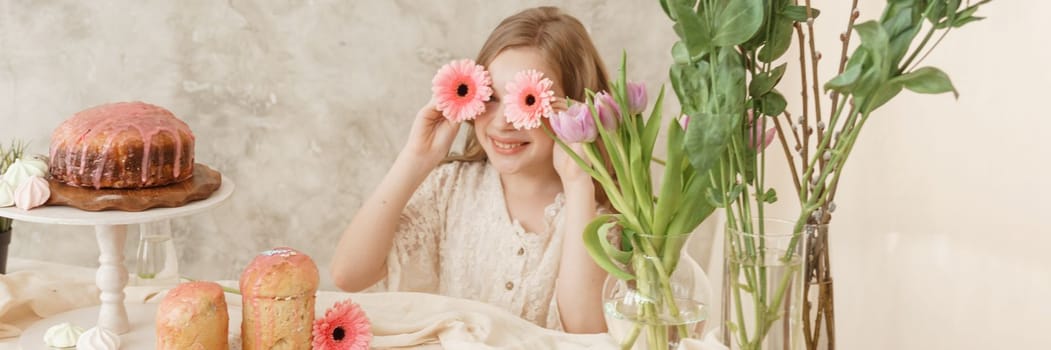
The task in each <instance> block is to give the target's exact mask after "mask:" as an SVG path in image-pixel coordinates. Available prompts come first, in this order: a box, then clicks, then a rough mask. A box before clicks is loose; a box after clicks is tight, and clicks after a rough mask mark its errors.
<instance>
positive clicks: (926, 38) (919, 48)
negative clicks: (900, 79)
mask: <svg viewBox="0 0 1051 350" xmlns="http://www.w3.org/2000/svg"><path fill="white" fill-rule="evenodd" d="M932 5H933V2H932ZM934 30H935V28H934V26H931V28H930V29H929V30H927V35H924V36H923V40H921V41H920V45H919V46H917V47H916V49H915V50H914V51H912V54H911V55H909V59H907V60H905V64H902V65H901V67H898V75H901V73H902V72H905V69H906V68H908V67H909V64H912V60H914V59H916V56H919V54H920V52H921V51H923V47H924V46H927V42H928V41H930V40H931V37H933V36H934Z"/></svg>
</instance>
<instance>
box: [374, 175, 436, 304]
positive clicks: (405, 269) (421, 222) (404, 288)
mask: <svg viewBox="0 0 1051 350" xmlns="http://www.w3.org/2000/svg"><path fill="white" fill-rule="evenodd" d="M455 168H456V165H455V163H450V164H445V165H442V166H440V167H438V168H437V169H435V170H434V171H432V172H431V174H430V175H428V176H427V179H426V180H424V181H423V183H422V184H420V187H419V188H417V189H416V192H415V193H413V195H412V198H411V199H409V202H408V204H406V205H405V209H404V210H402V212H401V217H400V218H399V223H398V229H397V231H396V232H395V234H394V245H393V246H392V247H391V251H390V254H388V255H387V277H386V278H384V279H383V280H381V281H380V282H379V283H378V284H377V285H376V286H375V287H373V288H372V289H373V290H379V291H400V292H423V293H436V292H438V281H439V280H438V271H439V267H440V266H441V265H440V264H441V261H440V259H439V244H440V242H441V237H442V235H444V231H445V212H446V208H447V207H448V206H447V200H446V199H447V193H448V186H449V183H450V182H451V181H452V180H453V176H454V169H455Z"/></svg>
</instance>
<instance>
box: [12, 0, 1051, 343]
mask: <svg viewBox="0 0 1051 350" xmlns="http://www.w3.org/2000/svg"><path fill="white" fill-rule="evenodd" d="M482 3H485V4H486V9H485V10H481V9H479V5H481V4H482ZM539 3H547V2H537V1H525V2H518V3H510V2H489V1H466V0H460V1H443V2H425V1H374V2H344V1H311V2H304V3H299V2H285V1H232V2H216V1H192V2H179V3H178V4H177V5H176V3H175V2H163V3H153V4H150V5H143V4H141V3H140V2H137V1H106V2H92V3H91V4H90V5H89V4H88V3H81V2H74V1H61V2H15V1H3V2H0V141H4V140H10V139H12V138H16V137H18V138H24V139H29V140H31V141H32V142H33V150H34V151H36V152H45V151H46V148H47V139H48V137H49V135H50V132H51V130H53V128H54V127H55V126H56V125H57V124H58V123H60V122H61V121H62V120H64V119H65V118H67V117H68V116H69V115H71V114H72V113H74V112H76V111H78V110H80V109H83V108H85V107H88V106H92V105H96V104H100V103H105V102H109V101H117V100H131V99H141V100H145V101H150V102H153V103H157V104H160V105H163V106H166V107H168V108H169V109H171V110H173V111H174V112H175V113H177V114H178V115H179V116H181V117H182V118H183V119H185V120H186V121H187V122H188V123H189V124H190V125H191V127H192V128H193V130H194V131H195V132H196V134H197V137H198V146H197V156H198V159H199V161H200V162H202V163H205V164H208V165H211V166H213V167H215V168H218V169H219V170H221V171H223V172H224V173H225V174H226V175H227V176H229V177H230V178H231V179H233V181H235V182H236V183H237V185H238V187H237V191H236V193H235V194H234V195H233V197H232V198H231V199H230V200H229V202H228V203H226V204H224V205H223V206H220V207H218V208H216V209H215V210H214V211H212V212H210V213H206V214H200V215H195V216H193V217H189V218H184V219H178V220H175V222H174V225H175V228H174V230H175V234H176V239H177V245H178V247H179V250H180V260H181V263H182V270H183V272H184V274H185V275H188V276H193V277H196V278H208V279H221V278H226V279H232V278H236V277H237V275H238V272H239V271H240V269H241V268H242V267H243V266H244V265H245V264H246V263H247V262H248V260H249V259H250V258H251V257H252V256H253V255H254V254H255V253H256V252H258V251H261V250H263V249H266V248H269V247H273V246H276V245H292V246H295V247H298V248H300V249H302V250H304V251H306V252H308V253H309V254H311V255H312V256H314V257H315V259H316V260H318V262H319V263H320V265H321V267H322V268H323V269H325V268H326V266H325V265H327V261H328V260H329V259H330V257H331V256H332V253H333V252H332V251H331V250H330V249H331V248H330V247H331V245H332V244H333V243H334V242H335V240H336V239H337V237H338V234H339V233H340V232H341V231H342V229H343V228H344V227H345V225H347V223H348V222H349V220H350V215H351V214H352V213H353V211H354V210H355V209H356V208H357V207H358V206H359V205H360V202H361V200H362V199H363V198H364V197H365V196H367V195H368V194H369V192H370V191H371V190H372V188H373V187H374V186H375V184H376V183H377V182H378V181H379V179H380V177H381V176H382V175H383V173H384V171H385V170H386V167H387V165H388V164H390V162H391V160H392V159H393V157H394V155H395V154H396V152H397V150H398V149H399V147H400V145H401V144H402V143H403V142H404V139H405V130H407V128H408V126H409V123H410V118H411V116H412V115H413V113H414V112H415V110H416V109H417V108H418V107H419V106H420V104H421V103H423V102H425V101H426V99H427V98H428V91H429V90H428V89H429V84H428V82H429V80H430V77H431V76H432V74H433V73H434V71H435V70H436V69H437V67H438V66H439V65H440V64H442V63H444V62H445V61H447V60H449V59H451V58H456V57H473V56H474V54H475V52H476V50H477V48H478V47H479V46H480V45H481V43H482V41H483V40H484V38H485V36H486V34H487V33H488V31H489V30H490V29H491V28H492V27H493V26H495V25H496V23H497V22H498V21H499V20H500V19H501V18H503V17H504V16H506V15H509V14H511V13H513V12H515V11H516V10H518V9H520V8H523V7H527V6H532V5H535V4H539ZM816 3H818V4H820V5H818V6H819V7H820V8H822V9H823V10H825V11H824V13H825V15H823V18H822V19H821V20H820V21H819V26H821V28H822V29H821V30H822V32H821V39H822V42H821V43H819V46H820V47H822V48H825V49H823V51H825V57H826V59H828V58H829V57H832V56H834V55H833V53H834V51H835V50H837V49H835V48H837V47H838V46H836V41H835V37H836V35H838V31H839V30H841V28H842V27H843V26H842V24H841V23H843V21H842V20H841V19H839V18H838V17H836V16H839V17H842V16H843V15H845V14H846V9H845V6H846V3H847V2H846V1H842V0H834V1H818V2H816ZM864 3H865V5H864V6H863V8H862V11H863V17H866V18H871V17H874V16H877V15H878V12H879V8H881V7H882V3H883V2H882V1H875V0H873V1H865V2H864ZM563 6H564V7H565V8H566V9H568V11H569V12H571V13H573V14H575V15H577V16H578V17H579V18H580V19H581V20H582V21H583V22H584V23H585V25H587V26H588V27H589V29H590V30H591V31H592V35H593V37H594V38H595V41H596V42H597V45H598V46H599V48H600V50H601V51H602V54H603V56H604V57H605V58H606V60H607V62H608V63H612V64H611V65H610V67H611V68H615V64H616V60H617V58H619V54H620V52H621V50H622V49H626V50H627V51H628V54H629V56H630V58H631V59H632V62H634V63H635V64H634V65H633V67H632V74H631V75H632V77H634V78H635V79H640V80H647V81H649V82H650V86H651V87H656V86H657V83H658V82H664V81H666V68H667V65H668V63H669V61H670V57H669V55H668V48H669V47H670V44H671V43H672V42H673V40H674V34H673V33H672V32H671V30H670V26H669V25H670V22H669V21H668V20H667V18H665V17H664V16H663V14H662V13H661V12H660V10H659V7H658V6H657V4H656V1H642V0H639V1H616V2H604V1H597V0H596V1H574V2H566V3H565V4H563ZM983 12H984V15H987V16H989V17H990V19H989V20H987V21H985V22H981V23H977V24H973V25H970V26H968V27H967V28H965V29H963V30H960V31H959V32H957V33H954V34H953V35H950V36H949V38H947V39H946V40H945V41H944V42H943V43H942V47H941V48H940V49H939V50H938V51H937V52H936V53H935V54H933V55H932V56H931V57H930V58H928V60H927V63H928V64H931V65H936V66H939V67H941V68H943V69H944V70H945V71H947V72H948V73H949V74H950V75H951V76H952V77H953V80H954V81H955V82H956V85H957V87H958V89H959V90H960V92H961V98H960V100H959V101H954V100H953V99H952V98H951V97H950V96H948V95H941V96H917V95H913V94H910V93H903V95H902V96H901V97H899V98H898V99H896V100H895V101H894V102H892V103H891V104H890V105H888V106H887V107H885V108H884V109H883V110H881V111H880V112H879V113H878V115H876V116H874V117H873V119H872V120H871V121H870V123H869V124H868V125H867V126H866V131H865V132H864V133H863V135H862V137H861V139H860V140H859V144H858V146H857V148H856V150H855V152H854V154H853V156H852V160H851V162H850V163H849V165H848V167H847V176H845V177H844V181H843V183H842V186H841V189H840V191H839V200H838V201H837V202H838V204H839V210H838V211H837V212H836V214H837V215H836V218H835V220H834V222H833V224H834V231H835V236H834V238H833V249H834V252H833V259H834V269H835V276H836V279H837V295H838V298H837V306H838V308H839V309H838V311H839V312H838V314H837V319H838V321H839V322H838V327H839V336H840V344H841V348H843V349H886V348H896V349H970V348H1003V347H1013V348H1040V347H1044V346H1046V344H1044V343H1045V342H1046V340H1047V338H1048V337H1047V333H1046V332H1047V330H1048V329H1051V305H1049V304H1048V303H1047V302H1045V301H1044V300H1046V295H1048V294H1051V268H1049V266H1051V255H1049V254H1047V253H1046V251H1047V247H1048V246H1051V236H1049V235H1048V234H1051V225H1049V224H1048V221H1047V220H1045V219H1044V218H1043V217H1042V214H1044V213H1045V212H1048V209H1051V205H1049V204H1047V199H1046V197H1049V196H1051V190H1048V187H1047V186H1046V184H1045V182H1046V181H1043V180H1044V179H1046V178H1048V175H1051V174H1049V169H1051V168H1049V166H1048V165H1047V164H1046V162H1047V161H1048V160H1051V146H1048V145H1045V144H1044V143H1043V142H1042V141H1043V140H1042V139H1041V137H1042V136H1044V135H1048V131H1047V130H1048V128H1049V127H1051V121H1048V119H1047V118H1045V116H1044V114H1046V108H1043V105H1044V104H1043V102H1044V101H1045V100H1047V98H1048V97H1047V96H1046V95H1047V92H1048V91H1049V90H1048V89H1047V87H1046V86H1047V82H1048V81H1051V73H1049V72H1048V70H1047V69H1045V68H1043V65H1044V64H1045V62H1049V61H1051V49H1049V48H1048V47H1047V43H1048V41H1047V39H1046V38H1044V37H1043V35H1042V33H1043V32H1044V30H1042V29H1040V27H1038V24H1042V21H1038V17H1037V16H1038V15H1039V14H1042V13H1049V12H1051V4H1049V3H1047V2H1035V1H1034V2H1031V4H1030V5H1029V6H1028V7H1022V6H1020V5H1017V4H1011V3H1009V2H994V3H993V4H992V5H991V6H989V7H988V9H986V10H985V11H983ZM786 57H794V56H793V55H792V54H789V55H786ZM1008 57H1011V59H1010V60H1008V59H1007V58H1008ZM827 63H830V62H827ZM826 68H831V67H830V66H827V65H826ZM788 74H789V77H792V76H793V75H792V74H793V73H791V72H789V73H788ZM830 76H831V75H830V74H829V73H828V72H827V71H826V72H825V73H823V79H827V78H828V77H830ZM790 79H794V78H790ZM784 85H785V86H786V88H785V90H786V92H789V91H792V90H791V88H790V87H789V86H796V85H798V81H792V80H789V81H786V82H785V84H784ZM786 96H789V99H790V101H793V103H792V107H790V108H795V109H796V110H798V108H799V105H798V103H796V102H797V101H795V100H793V97H792V96H797V95H793V94H791V93H786ZM826 108H827V107H826ZM4 142H6V141H4ZM771 147H778V146H777V145H774V146H771ZM775 155H776V154H775ZM775 169H776V167H775ZM772 177H775V176H772ZM784 179H787V178H784ZM784 184H787V182H782V185H784ZM780 193H781V196H780V197H781V198H782V206H781V213H782V215H789V214H790V213H791V211H792V210H795V209H794V208H792V206H791V199H792V198H791V196H790V195H789V194H790V193H791V192H790V191H788V190H787V189H785V190H782V191H781V192H780ZM90 232H91V230H90V229H89V228H81V227H56V226H42V225H32V224H19V225H18V226H16V236H15V238H14V243H13V244H12V249H13V255H15V256H19V257H26V258H37V259H46V260H52V261H61V262H67V263H73V264H81V265H87V266H92V265H94V264H95V259H96V254H97V253H96V252H97V250H96V248H94V245H95V243H94V237H93V235H92V234H91V233H90ZM705 237H709V239H710V236H705ZM699 238H701V239H700V240H699V242H698V245H697V246H696V247H694V253H695V254H697V255H699V256H700V260H704V256H706V255H707V252H705V251H703V249H702V248H703V247H704V246H706V243H705V242H704V237H699ZM135 239H137V237H136V236H135V235H134V234H132V235H129V242H128V249H127V252H128V255H129V256H130V255H133V254H134V246H135ZM712 267H716V266H712ZM326 275H327V274H326ZM323 285H324V286H331V282H330V281H328V279H327V278H325V279H324V281H323ZM1041 341H1043V342H1041ZM1009 345H1010V346H1009Z"/></svg>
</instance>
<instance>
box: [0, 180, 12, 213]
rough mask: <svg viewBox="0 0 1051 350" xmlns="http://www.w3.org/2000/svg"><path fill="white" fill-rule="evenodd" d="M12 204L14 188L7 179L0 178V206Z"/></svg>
mask: <svg viewBox="0 0 1051 350" xmlns="http://www.w3.org/2000/svg"><path fill="white" fill-rule="evenodd" d="M12 205H15V189H14V188H11V184H9V183H7V181H4V180H3V179H0V208H5V207H10V206H12Z"/></svg>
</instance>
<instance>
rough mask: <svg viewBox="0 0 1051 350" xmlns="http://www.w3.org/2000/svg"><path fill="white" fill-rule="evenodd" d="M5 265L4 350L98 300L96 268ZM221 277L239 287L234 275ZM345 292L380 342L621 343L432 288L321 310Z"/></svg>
mask: <svg viewBox="0 0 1051 350" xmlns="http://www.w3.org/2000/svg"><path fill="white" fill-rule="evenodd" d="M8 267H9V271H10V273H9V274H7V275H0V350H21V349H19V347H18V341H19V338H18V337H19V335H20V334H21V333H22V330H24V329H25V328H26V327H28V326H30V325H32V324H33V322H35V321H38V320H40V319H41V318H46V317H49V316H52V315H55V314H58V313H62V312H65V311H69V310H73V309H78V308H82V307H89V306H93V305H98V304H99V299H98V294H99V292H98V289H97V288H96V287H95V280H94V279H95V269H92V268H85V267H76V266H69V265H60V264H54V263H47V262H40V261H30V260H21V259H11V261H10V262H9V264H8ZM220 283H221V284H223V285H226V286H232V287H235V286H236V283H235V281H220ZM166 292H167V290H166V289H165V288H164V287H148V286H129V287H127V288H126V289H125V294H126V299H125V302H127V303H149V304H155V303H159V302H160V300H161V299H162V298H163V297H164V295H165V293H166ZM346 299H351V300H352V301H354V302H355V303H358V304H359V305H361V307H362V309H363V310H364V311H365V313H366V314H367V315H368V317H369V320H370V322H371V323H372V332H373V334H374V338H373V340H372V346H373V347H374V348H376V349H387V348H394V349H403V348H407V349H528V350H541V349H571V350H572V349H618V348H619V347H618V346H617V345H616V343H615V341H614V340H613V338H612V337H610V336H609V335H607V334H568V333H563V332H560V331H557V330H551V329H546V328H542V327H540V326H537V325H536V324H533V323H532V322H529V321H527V320H524V319H522V318H521V317H518V316H516V315H514V314H512V313H510V312H508V311H506V310H504V309H502V308H500V307H497V306H493V305H489V304H486V303H482V302H478V301H473V300H467V299H460V298H452V297H447V296H441V295H435V294H424V293H409V292H392V293H342V292H328V291H322V292H319V293H318V298H317V309H316V312H317V315H318V317H320V316H321V315H324V312H325V310H327V309H328V308H329V307H331V306H332V305H333V304H335V303H336V302H338V301H343V300H346ZM227 302H228V303H229V305H230V308H231V312H239V310H240V306H241V303H240V297H239V296H237V295H234V294H227ZM81 326H83V327H85V328H88V327H91V326H93V325H81ZM235 328H239V327H235ZM235 337H236V336H235ZM41 341H43V340H41ZM710 344H712V343H711V342H701V341H694V340H689V341H687V342H685V344H683V345H684V346H682V347H680V349H690V350H715V349H720V347H711V345H710ZM233 348H239V347H232V349H233Z"/></svg>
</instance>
